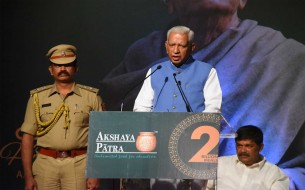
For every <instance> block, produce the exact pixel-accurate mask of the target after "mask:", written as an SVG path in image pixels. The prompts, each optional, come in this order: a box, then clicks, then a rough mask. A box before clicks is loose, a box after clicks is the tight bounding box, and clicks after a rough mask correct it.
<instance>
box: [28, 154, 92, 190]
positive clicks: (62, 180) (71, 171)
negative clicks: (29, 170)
mask: <svg viewBox="0 0 305 190" xmlns="http://www.w3.org/2000/svg"><path fill="white" fill-rule="evenodd" d="M86 156H87V155H86V154H83V155H79V156H75V157H74V158H71V157H67V158H52V157H50V156H45V155H42V154H39V153H38V154H37V158H36V160H35V161H34V163H33V175H34V178H35V180H36V182H37V186H38V189H39V190H59V189H60V190H84V189H86V177H85V168H86Z"/></svg>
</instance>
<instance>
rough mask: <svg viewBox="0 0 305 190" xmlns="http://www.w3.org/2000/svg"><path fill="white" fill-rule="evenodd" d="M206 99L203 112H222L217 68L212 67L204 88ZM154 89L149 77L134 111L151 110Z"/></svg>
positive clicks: (203, 92)
mask: <svg viewBox="0 0 305 190" xmlns="http://www.w3.org/2000/svg"><path fill="white" fill-rule="evenodd" d="M150 73H151V69H149V70H148V72H147V74H146V76H148V75H150ZM202 94H203V97H204V99H205V102H204V105H205V110H202V111H203V112H212V113H220V109H221V102H222V91H221V88H220V83H219V80H218V77H217V73H216V70H215V69H214V68H212V69H211V71H210V73H209V76H208V79H207V81H206V83H205V85H204V88H203V89H202ZM153 98H154V90H153V88H152V86H151V77H149V78H147V79H146V80H145V81H144V83H143V86H142V88H141V90H140V92H139V94H138V96H137V98H136V100H135V105H134V108H133V111H135V112H151V111H152V108H153Z"/></svg>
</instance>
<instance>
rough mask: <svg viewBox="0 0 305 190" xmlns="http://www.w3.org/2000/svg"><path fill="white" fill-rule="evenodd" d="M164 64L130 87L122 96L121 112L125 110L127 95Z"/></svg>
mask: <svg viewBox="0 0 305 190" xmlns="http://www.w3.org/2000/svg"><path fill="white" fill-rule="evenodd" d="M161 68H162V66H161V65H158V67H157V68H156V69H155V70H154V71H153V72H151V73H150V74H149V75H147V76H146V77H145V78H144V79H143V80H141V81H140V82H139V83H137V84H136V85H134V86H133V87H132V88H130V89H129V90H128V91H127V92H126V93H125V94H124V96H123V98H122V102H121V112H122V111H123V107H124V100H125V98H126V96H127V95H128V94H129V93H130V92H131V91H132V90H134V89H135V88H136V87H137V86H139V85H140V84H141V83H142V82H143V81H145V80H146V79H147V78H148V77H150V76H151V75H152V74H154V73H155V72H156V71H157V70H159V69H161Z"/></svg>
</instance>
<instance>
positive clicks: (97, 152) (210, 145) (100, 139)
mask: <svg viewBox="0 0 305 190" xmlns="http://www.w3.org/2000/svg"><path fill="white" fill-rule="evenodd" d="M220 120H221V116H220V114H215V113H173V112H151V113H150V112H91V114H90V127H89V143H88V159H87V177H95V178H142V179H144V178H170V179H216V171H217V158H218V146H219V125H220Z"/></svg>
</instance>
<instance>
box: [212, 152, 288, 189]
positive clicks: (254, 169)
mask: <svg viewBox="0 0 305 190" xmlns="http://www.w3.org/2000/svg"><path fill="white" fill-rule="evenodd" d="M214 183H215V181H213V180H209V182H208V185H207V188H206V189H207V190H214V189H215V184H214ZM217 190H289V178H288V177H287V176H286V175H285V174H284V172H283V171H282V170H281V169H280V168H279V167H277V166H276V165H274V164H272V163H270V162H268V161H267V160H266V159H265V158H263V160H262V161H260V162H259V163H256V164H253V165H251V166H246V165H245V164H243V163H242V162H240V161H239V160H238V157H237V156H236V155H233V156H223V157H219V158H218V173H217Z"/></svg>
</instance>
